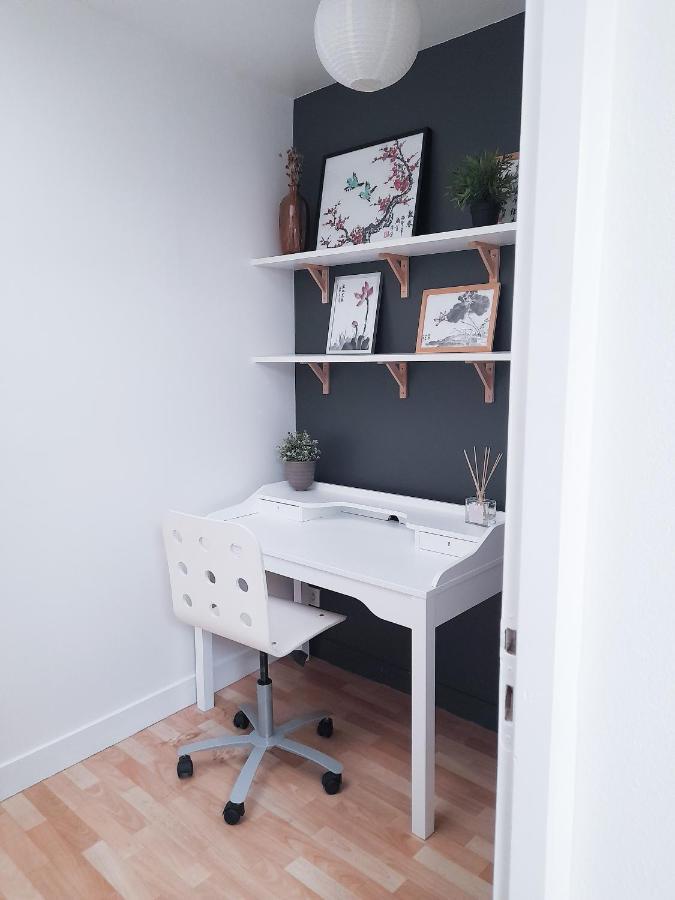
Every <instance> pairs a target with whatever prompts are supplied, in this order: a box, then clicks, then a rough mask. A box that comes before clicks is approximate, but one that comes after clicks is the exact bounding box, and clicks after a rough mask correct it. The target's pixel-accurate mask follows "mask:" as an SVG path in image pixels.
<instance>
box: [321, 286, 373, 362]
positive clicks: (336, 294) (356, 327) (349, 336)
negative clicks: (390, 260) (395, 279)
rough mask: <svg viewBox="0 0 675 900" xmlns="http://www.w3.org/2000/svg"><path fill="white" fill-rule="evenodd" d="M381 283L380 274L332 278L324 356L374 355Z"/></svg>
mask: <svg viewBox="0 0 675 900" xmlns="http://www.w3.org/2000/svg"><path fill="white" fill-rule="evenodd" d="M381 281H382V275H381V273H380V272H371V273H370V274H368V275H339V276H338V277H337V278H336V279H335V282H334V283H333V302H332V305H331V310H330V325H329V326H328V340H327V341H326V353H372V352H373V344H374V343H375V329H376V328H377V314H378V311H379V306H380V287H381Z"/></svg>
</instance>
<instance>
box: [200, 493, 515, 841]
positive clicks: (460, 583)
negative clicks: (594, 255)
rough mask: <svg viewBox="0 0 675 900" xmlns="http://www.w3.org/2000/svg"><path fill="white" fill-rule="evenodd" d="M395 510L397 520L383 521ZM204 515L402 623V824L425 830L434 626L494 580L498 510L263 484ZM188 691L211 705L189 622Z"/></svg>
mask: <svg viewBox="0 0 675 900" xmlns="http://www.w3.org/2000/svg"><path fill="white" fill-rule="evenodd" d="M389 516H396V517H397V518H398V520H399V521H398V522H397V521H388V518H389ZM210 518H216V519H224V520H232V519H237V520H241V524H243V525H246V527H247V528H249V529H250V530H251V531H253V532H254V534H255V535H256V536H257V538H258V540H259V542H260V545H261V548H262V552H263V558H264V563H265V569H266V570H267V571H268V572H274V573H277V574H279V575H284V576H286V577H288V578H292V579H293V580H294V583H295V587H296V590H295V596H296V597H299V595H300V591H299V587H300V585H301V583H302V582H303V581H304V582H308V583H309V584H313V585H316V586H318V587H323V588H327V589H328V590H332V591H337V592H338V593H341V594H346V595H348V596H351V597H356V598H357V599H358V600H360V601H361V602H362V603H364V604H365V605H366V606H367V607H368V609H370V610H371V612H373V613H375V615H376V616H379V617H380V618H381V619H385V620H387V621H389V622H395V623H397V624H398V625H404V626H405V627H406V628H410V629H411V632H412V723H411V724H412V727H411V732H412V782H411V795H412V831H413V833H414V834H416V835H417V836H418V837H421V838H426V837H428V836H429V835H430V834H431V833H432V832H433V830H434V762H435V663H436V656H435V629H436V626H437V625H441V624H442V623H443V622H447V621H448V620H449V619H452V618H454V617H455V616H458V615H459V614H460V613H462V612H464V611H465V610H467V609H470V608H471V607H472V606H476V605H477V604H478V603H481V602H482V601H483V600H486V599H487V598H488V597H492V596H494V594H497V593H498V592H499V591H500V590H501V587H502V556H503V543H504V515H503V513H498V514H497V524H496V525H495V526H494V527H492V528H481V527H479V526H476V525H466V524H465V523H464V508H463V507H462V506H457V505H454V504H451V503H438V502H435V501H431V500H418V499H414V498H411V497H402V496H399V495H397V494H384V493H379V492H376V491H364V490H359V489H357V488H348V487H340V486H337V485H329V484H315V485H314V486H313V487H312V488H311V489H310V490H309V491H302V492H297V491H294V490H292V489H291V488H290V487H289V485H288V484H287V483H286V482H280V483H278V484H270V485H264V486H263V487H261V488H260V490H258V491H256V493H255V494H253V495H251V496H250V497H249V498H248V499H247V500H245V501H244V502H243V503H241V504H239V505H237V506H232V507H228V508H227V509H221V510H218V511H217V512H214V513H212V514H211V516H210ZM195 643H196V649H197V698H198V704H199V706H200V708H202V709H210V708H211V706H213V674H212V661H211V635H210V634H208V633H206V632H202V631H201V629H196V634H195Z"/></svg>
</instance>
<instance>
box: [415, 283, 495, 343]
mask: <svg viewBox="0 0 675 900" xmlns="http://www.w3.org/2000/svg"><path fill="white" fill-rule="evenodd" d="M499 287H500V286H499V283H498V282H496V281H494V282H490V283H489V284H469V285H464V286H463V287H449V288H436V289H434V290H428V291H424V293H423V294H422V308H421V310H420V322H419V328H418V331H417V348H416V349H417V353H470V352H472V351H475V352H480V351H486V352H490V351H491V350H492V342H493V340H494V333H495V322H496V321H497V303H498V302H499Z"/></svg>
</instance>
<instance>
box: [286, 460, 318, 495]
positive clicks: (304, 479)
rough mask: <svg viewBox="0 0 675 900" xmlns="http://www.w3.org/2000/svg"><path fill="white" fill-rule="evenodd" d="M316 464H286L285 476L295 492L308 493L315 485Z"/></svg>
mask: <svg viewBox="0 0 675 900" xmlns="http://www.w3.org/2000/svg"><path fill="white" fill-rule="evenodd" d="M315 469H316V463H315V462H285V463H284V475H285V476H286V481H287V482H288V483H289V484H290V486H291V487H292V488H293V490H294V491H306V490H309V488H311V486H312V484H313V483H314V471H315Z"/></svg>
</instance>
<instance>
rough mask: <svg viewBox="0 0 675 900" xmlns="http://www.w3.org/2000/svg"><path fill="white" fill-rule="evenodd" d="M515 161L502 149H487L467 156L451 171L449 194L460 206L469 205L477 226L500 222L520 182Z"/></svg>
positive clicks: (473, 220) (472, 219)
mask: <svg viewBox="0 0 675 900" xmlns="http://www.w3.org/2000/svg"><path fill="white" fill-rule="evenodd" d="M511 162H512V161H511V159H510V158H509V157H507V156H502V155H500V153H499V151H498V150H486V151H485V152H483V153H481V154H480V155H479V156H465V157H464V159H463V160H462V162H461V163H460V164H459V166H457V168H456V169H455V170H454V171H453V172H451V173H450V181H449V184H448V191H447V193H448V196H449V197H450V199H451V200H453V201H454V202H455V203H456V204H457V206H459V208H460V209H464V208H465V207H466V206H468V207H469V209H470V210H471V221H472V223H473V225H474V227H476V228H478V227H480V226H482V225H496V224H497V220H498V219H499V213H500V212H501V211H502V209H503V208H504V206H505V204H506V201H507V200H508V199H509V197H510V196H511V194H512V193H513V191H514V189H515V187H516V183H517V178H518V176H517V174H516V172H515V171H514V170H513V167H512V165H511Z"/></svg>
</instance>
